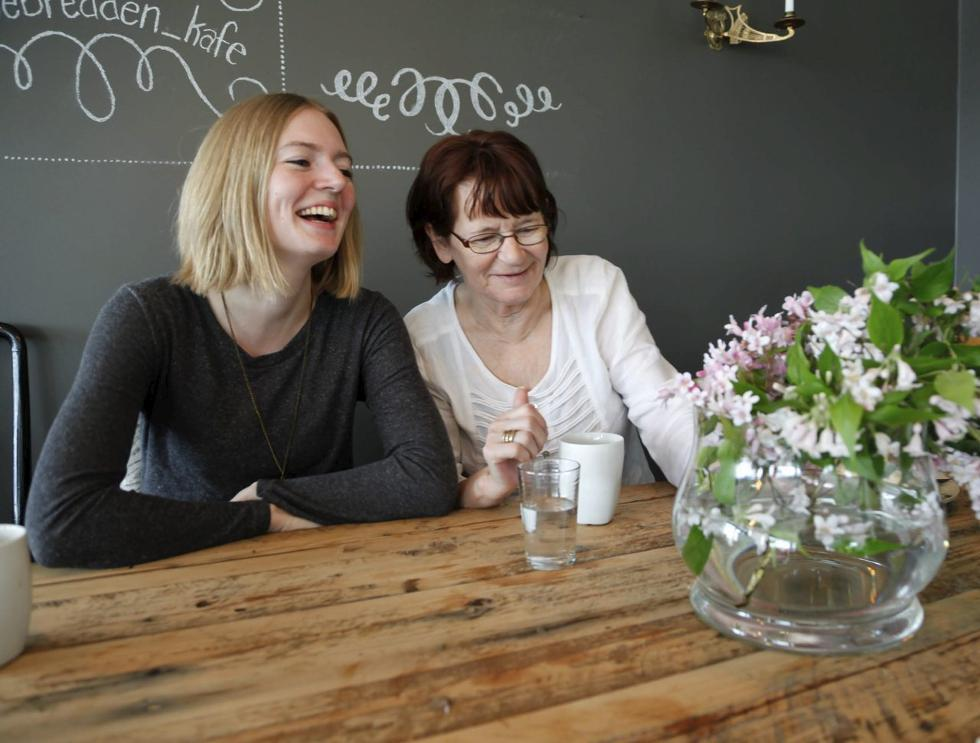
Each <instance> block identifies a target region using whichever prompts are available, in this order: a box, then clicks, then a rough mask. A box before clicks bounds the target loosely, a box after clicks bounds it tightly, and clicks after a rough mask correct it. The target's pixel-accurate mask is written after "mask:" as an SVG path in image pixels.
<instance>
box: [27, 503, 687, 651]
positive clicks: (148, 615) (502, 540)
mask: <svg viewBox="0 0 980 743" xmlns="http://www.w3.org/2000/svg"><path fill="white" fill-rule="evenodd" d="M669 505H670V503H669V501H667V500H661V501H658V502H651V501H650V500H643V499H634V500H630V501H628V502H626V503H624V504H621V505H620V507H619V509H618V512H617V516H616V519H615V522H614V523H615V526H612V525H609V526H600V527H580V528H579V531H578V540H577V541H578V545H579V550H578V560H579V561H580V563H585V562H589V561H592V560H599V559H605V558H607V557H610V556H613V555H619V554H625V553H628V552H636V551H644V550H650V549H656V548H660V547H668V546H670V545H671V544H673V537H672V535H671V529H670V521H669ZM501 515H502V517H498V518H497V519H495V520H492V521H484V522H477V523H476V524H469V525H468V526H469V527H470V528H467V529H465V530H454V531H446V530H440V531H437V532H434V533H433V532H429V533H419V532H416V531H414V530H412V531H409V532H407V533H403V534H397V535H396V534H387V533H381V534H374V535H373V536H367V535H365V537H364V538H362V539H361V540H359V541H356V542H354V541H351V540H349V539H347V538H340V539H338V540H336V541H334V540H330V541H329V543H327V544H323V542H324V541H326V540H325V537H327V536H330V535H327V534H326V533H324V534H322V535H321V537H322V538H321V544H320V546H319V547H316V548H306V549H303V550H301V551H297V552H286V553H281V552H274V553H271V554H267V555H264V556H262V557H261V558H255V559H252V560H248V561H243V560H230V561H222V562H217V563H214V564H210V565H208V564H206V565H192V566H185V567H179V568H168V569H166V570H158V571H152V572H138V573H123V574H120V573H111V574H110V575H106V576H102V575H99V576H98V580H90V581H85V582H79V581H70V582H65V583H56V584H47V585H42V586H39V587H37V588H35V593H34V612H33V614H32V617H31V638H30V647H32V648H37V649H41V648H47V647H55V646H60V645H67V644H75V643H84V642H95V641H98V640H104V639H109V638H113V637H115V638H121V637H130V636H135V635H149V634H156V633H159V632H165V631H169V630H173V629H179V628H182V627H193V626H202V625H205V624H214V623H219V622H227V621H235V620H240V619H244V618H249V617H257V616H265V615H269V614H275V613H277V612H282V611H296V610H299V609H307V608H315V607H319V606H327V605H330V604H333V603H338V602H346V601H360V600H364V599H369V598H377V597H381V596H390V595H396V594H402V593H408V592H415V591H423V590H428V589H430V588H434V587H440V586H447V585H454V584H459V583H467V582H471V581H475V580H486V579H491V578H495V577H500V576H505V575H512V574H516V573H521V572H527V571H528V570H529V568H528V567H527V565H526V563H525V560H524V546H523V544H524V543H523V535H522V533H521V526H520V520H519V518H518V511H517V505H516V504H508V505H507V506H506V507H504V509H503V510H502V511H501ZM376 531H377V530H376Z"/></svg>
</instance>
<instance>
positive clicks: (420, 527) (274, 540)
mask: <svg viewBox="0 0 980 743" xmlns="http://www.w3.org/2000/svg"><path fill="white" fill-rule="evenodd" d="M673 497H674V487H673V486H672V485H670V483H666V482H657V483H651V484H649V485H627V486H625V487H623V490H622V492H621V494H620V497H619V502H620V505H622V504H626V503H635V502H637V501H655V500H660V501H664V502H665V503H667V504H668V506H667V513H668V520H669V514H670V505H669V504H672V503H673ZM516 508H517V505H516V499H515V497H514V496H512V497H511V499H509V501H508V502H506V503H505V504H504V505H503V506H500V507H497V508H480V509H462V510H457V511H454V512H453V513H451V514H449V515H447V516H441V517H438V518H425V519H405V520H401V521H384V522H378V523H369V524H339V525H336V526H325V527H321V528H320V529H305V530H302V531H296V532H290V533H288V534H269V535H265V536H261V537H256V538H254V539H244V540H242V541H239V542H233V543H231V544H225V545H221V546H220V547H212V548H210V549H206V550H200V551H198V552H189V553H187V554H185V555H178V556H176V557H171V558H168V559H166V560H158V561H156V562H148V563H143V564H141V565H134V566H132V567H125V568H113V569H109V570H99V571H92V570H80V569H77V568H45V567H41V566H35V570H34V585H35V586H41V585H47V584H49V583H61V582H66V581H67V582H70V581H88V580H91V579H92V578H93V577H98V578H103V577H110V576H114V575H132V574H135V573H146V572H153V571H158V570H168V569H172V568H180V567H189V566H193V565H210V564H213V563H216V562H221V561H225V560H251V559H253V558H256V557H262V556H265V555H275V554H282V553H291V552H299V551H302V550H305V549H316V548H317V547H319V546H321V545H322V544H323V540H324V536H323V535H324V534H325V533H329V534H330V536H329V537H328V538H329V539H330V540H331V541H332V542H335V543H337V544H340V543H342V542H349V543H352V544H357V543H359V542H361V541H363V540H364V539H371V538H381V537H387V536H399V535H409V534H431V533H433V532H439V531H446V530H448V529H457V528H459V527H463V526H466V525H470V524H481V523H485V522H493V521H498V520H501V519H508V518H510V517H511V516H512V514H513V513H516ZM618 512H619V507H617V514H618Z"/></svg>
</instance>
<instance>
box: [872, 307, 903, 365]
mask: <svg viewBox="0 0 980 743" xmlns="http://www.w3.org/2000/svg"><path fill="white" fill-rule="evenodd" d="M868 337H869V338H871V342H872V343H874V344H875V345H876V346H878V348H880V349H881V352H882V353H884V354H889V353H891V350H892V348H894V347H895V346H896V345H899V346H900V345H901V344H902V341H903V340H904V339H905V326H904V324H903V323H902V314H901V313H900V312H899V311H898V310H896V309H895V308H894V307H892V306H891V305H888V304H885V303H884V302H882V301H881V300H880V299H878V297H875V296H872V297H871V314H870V315H869V316H868Z"/></svg>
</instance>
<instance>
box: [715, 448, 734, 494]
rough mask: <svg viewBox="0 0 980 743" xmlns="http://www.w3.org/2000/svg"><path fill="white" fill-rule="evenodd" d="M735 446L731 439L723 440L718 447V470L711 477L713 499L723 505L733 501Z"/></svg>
mask: <svg viewBox="0 0 980 743" xmlns="http://www.w3.org/2000/svg"><path fill="white" fill-rule="evenodd" d="M734 449H735V446H734V445H733V444H732V442H731V441H727V440H726V441H723V442H722V443H721V446H719V447H718V462H719V467H718V471H717V472H715V474H714V477H713V478H712V479H711V492H712V493H714V496H715V500H717V501H718V502H719V503H723V504H725V505H731V504H732V503H734V502H735V459H736V454H735V451H734Z"/></svg>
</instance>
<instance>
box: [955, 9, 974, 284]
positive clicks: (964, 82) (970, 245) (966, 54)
mask: <svg viewBox="0 0 980 743" xmlns="http://www.w3.org/2000/svg"><path fill="white" fill-rule="evenodd" d="M978 29H980V3H976V2H969V1H968V0H963V1H962V2H960V59H959V121H958V123H959V127H958V128H959V131H958V137H957V139H958V143H959V151H958V153H957V161H958V168H957V187H956V249H957V253H956V258H957V266H956V267H957V270H958V275H960V276H963V275H967V276H971V277H973V278H980V44H977V41H976V34H977V30H978Z"/></svg>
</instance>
